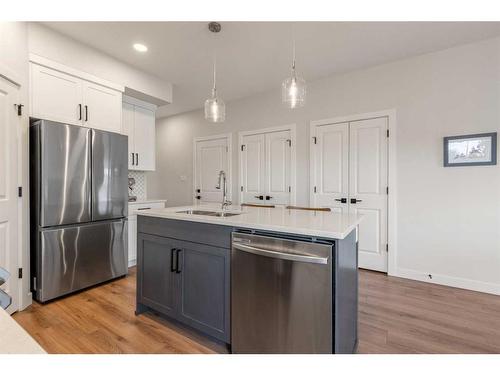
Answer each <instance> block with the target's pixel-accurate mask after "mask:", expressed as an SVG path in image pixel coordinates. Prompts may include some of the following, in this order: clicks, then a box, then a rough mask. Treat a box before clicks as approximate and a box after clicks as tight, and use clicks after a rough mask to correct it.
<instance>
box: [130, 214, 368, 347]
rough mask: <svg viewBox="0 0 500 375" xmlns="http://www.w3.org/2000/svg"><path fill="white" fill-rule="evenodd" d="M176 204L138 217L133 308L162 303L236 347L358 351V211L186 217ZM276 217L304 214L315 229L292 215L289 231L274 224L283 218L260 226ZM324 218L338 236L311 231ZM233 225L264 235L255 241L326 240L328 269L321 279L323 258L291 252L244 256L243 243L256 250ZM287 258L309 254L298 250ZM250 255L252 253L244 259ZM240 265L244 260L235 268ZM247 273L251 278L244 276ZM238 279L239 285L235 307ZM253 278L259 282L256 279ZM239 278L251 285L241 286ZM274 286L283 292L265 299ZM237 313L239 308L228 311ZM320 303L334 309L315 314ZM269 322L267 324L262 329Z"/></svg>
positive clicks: (156, 307)
mask: <svg viewBox="0 0 500 375" xmlns="http://www.w3.org/2000/svg"><path fill="white" fill-rule="evenodd" d="M179 209H180V208H172V209H163V210H158V211H156V210H155V211H153V210H151V211H148V212H144V213H141V214H139V216H138V226H137V231H138V234H137V251H138V254H137V305H136V314H140V313H142V312H145V311H147V310H153V311H156V312H158V313H160V314H163V315H164V316H166V317H168V318H171V319H173V320H175V321H178V322H181V323H183V324H184V325H186V326H188V327H190V328H193V329H195V330H197V331H199V332H202V333H204V334H206V335H208V336H210V337H212V338H214V339H216V340H219V341H221V342H223V343H226V344H228V346H229V348H230V349H231V351H232V352H236V353H242V352H243V353H245V352H246V353H258V352H262V353H270V352H278V353H354V352H355V351H356V347H357V321H358V316H357V315H358V311H357V309H358V308H357V304H358V272H357V266H358V256H357V243H356V230H355V228H356V225H357V224H358V223H359V218H358V217H354V218H352V217H347V216H342V217H341V216H338V215H337V216H335V215H333V214H331V213H328V214H329V215H330V216H328V215H325V214H321V215H322V216H315V215H314V214H311V213H302V212H301V213H297V214H295V213H290V215H289V213H288V212H284V211H278V210H276V211H272V212H265V211H259V210H262V209H257V210H253V211H243V213H242V214H241V215H240V216H234V218H230V217H228V218H222V219H216V218H203V217H196V216H197V215H194V214H192V215H191V216H190V219H189V220H187V219H185V215H186V214H183V213H182V212H181V211H179ZM182 215H184V216H182ZM244 215H246V217H244ZM273 215H274V216H276V217H277V218H278V219H279V220H281V222H280V223H283V218H286V219H285V220H291V221H294V222H299V221H301V220H302V221H304V222H306V223H309V224H307V225H309V226H310V227H313V228H312V229H310V230H309V229H307V228H306V229H303V228H304V224H301V225H302V226H301V227H298V226H297V225H295V226H293V225H292V224H293V223H290V224H288V223H286V227H285V226H284V227H283V230H276V229H277V227H276V226H274V227H272V225H269V224H268V223H265V225H266V228H267V227H269V229H268V230H266V229H265V228H264V225H263V224H261V225H259V223H260V222H259V220H261V219H262V218H263V217H264V218H265V217H268V218H271V219H269V220H274V216H273ZM291 215H294V216H291ZM289 216H290V217H289ZM238 220H240V221H239V222H238ZM244 220H246V221H247V222H250V224H249V223H247V222H244ZM254 223H256V224H255V225H254ZM318 223H319V224H318ZM321 223H327V225H329V227H327V229H328V231H323V232H322V233H326V234H328V233H332V235H330V236H327V235H323V236H318V235H313V234H312V233H311V232H312V231H313V230H316V229H315V228H317V227H319V228H320V230H322V228H324V227H321V226H320V224H321ZM330 223H331V224H330ZM340 224H342V225H340ZM251 225H252V226H251ZM280 225H283V224H280ZM323 225H324V224H323ZM254 227H255V228H257V227H258V229H254ZM337 228H340V229H338V230H337ZM288 229H289V231H285V230H288ZM318 231H319V230H318ZM318 231H317V232H318ZM301 232H303V234H301ZM236 233H243V235H241V234H239V235H238V236H240V237H241V236H243V237H245V236H246V235H245V234H244V233H247V234H251V235H257V240H259V238H262V237H259V236H269V237H271V238H276V241H277V243H279V242H280V241H281V240H280V239H281V238H287V239H288V240H285V241H292V240H294V241H299V242H300V241H301V242H302V243H316V244H318V245H319V244H323V245H322V246H323V248H324V246H325V244H326V246H327V247H326V249H327V250H326V251H327V252H326V253H324V254H326V258H324V260H325V266H327V268H326V269H327V270H328V271H327V272H328V273H327V274H323V275H324V276H321V280H323V281H320V275H319V274H316V271H315V270H319V269H320V268H314V267H315V265H314V263H316V260H318V258H314V259H313V261H311V262H312V264H310V263H300V262H299V263H298V264H293V262H291V261H289V260H278V261H276V260H275V262H274V263H273V262H272V259H271V258H267V259H269V261H266V260H265V259H266V257H264V258H258V257H256V255H254V258H252V254H250V253H245V254H246V255H243V254H244V253H241V251H238V249H237V248H238V247H239V248H243V249H245V248H246V249H251V248H252V247H251V246H250V245H251V243H247V244H246V245H245V244H242V243H239V244H238V245H236V244H235V242H234V241H235V235H236ZM232 237H233V248H232ZM299 246H300V244H299ZM313 246H317V245H313ZM235 247H236V249H235ZM320 247H321V246H320ZM292 251H293V250H292ZM232 252H233V254H232ZM250 252H251V251H250ZM261 252H262V250H261ZM263 253H267V255H266V256H267V257H269V256H273V255H272V254H273V251H263ZM237 254H239V255H238V256H236V255H237ZM270 254H271V255H270ZM274 254H275V253H274ZM297 254H298V253H297ZM232 256H233V257H234V259H233V261H234V262H236V263H235V264H234V269H233V271H234V272H236V273H237V274H238V273H239V275H237V274H233V275H231V261H232V258H231V257H232ZM243 257H244V258H243ZM288 257H289V258H303V259H306V258H307V259H309V258H310V257H309V256H307V255H306V256H304V255H293V254H292V255H288ZM243 259H244V260H245V261H244V262H243V263H241V262H242V260H243ZM259 259H260V260H259ZM283 259H287V258H283ZM304 261H305V260H304ZM252 262H255V263H252ZM263 262H264V263H263ZM326 262H327V264H326ZM273 264H274V266H273ZM301 264H303V265H301ZM308 264H309V265H308ZM261 265H263V266H261ZM266 265H267V266H266ZM257 266H258V267H257ZM237 267H243V268H240V271H239V272H237V270H236V268H237ZM273 267H275V268H273ZM321 269H324V268H321ZM242 271H243V272H242ZM234 272H233V273H234ZM262 272H264V273H265V274H262ZM322 272H323V271H322ZM273 274H274V275H275V276H272V275H273ZM267 276H269V277H267ZM273 277H274V279H273ZM242 278H244V279H245V280H246V281H245V282H244V284H239V283H241V280H242ZM231 280H233V283H234V284H233V285H232V289H233V291H232V292H233V306H232V308H231ZM249 280H255V281H251V282H250V284H249V282H248V281H249ZM266 280H267V281H266ZM266 282H267V284H266ZM302 282H304V283H307V284H308V285H305V284H301V283H302ZM252 283H253V286H252ZM287 283H290V284H287ZM241 285H246V287H245V288H244V289H241ZM237 287H238V288H237ZM262 288H264V289H266V290H262ZM292 288H293V289H292ZM307 288H311V289H307ZM318 288H322V289H321V290H322V292H320V293H319V292H318V291H319V290H320V289H318ZM271 290H274V291H275V293H276V294H275V295H276V298H275V299H273V297H271V299H267V301H268V302H269V303H267V302H265V301H266V298H269V295H270V294H269V293H270V292H271ZM308 290H309V292H308ZM266 292H267V294H266ZM234 293H236V294H234ZM249 303H251V304H252V306H250V305H248V304H249ZM245 305H246V306H247V308H244V306H245ZM242 307H243V310H242V309H241V308H242ZM291 309H293V310H291ZM324 309H327V310H324ZM231 311H232V314H233V315H235V314H237V315H238V316H231ZM319 311H329V313H328V312H327V313H326V314H322V315H321V316H322V318H321V319H315V318H314V316H316V315H318V312H319ZM254 317H255V319H254ZM257 317H258V319H257ZM242 319H243V320H242ZM259 319H260V320H259ZM262 319H263V320H262ZM273 319H274V320H273ZM259 321H260V322H261V323H262V326H260V325H255V324H260V323H258V322H259ZM273 321H274V322H275V323H272V322H273ZM245 322H246V323H245ZM231 323H233V328H231ZM241 327H247V328H244V329H243V331H245V332H246V333H245V334H244V335H243V337H247V340H248V341H243V342H242V341H241V340H242V335H241V332H242V330H241ZM251 327H253V328H251ZM231 330H233V332H231ZM262 330H264V331H265V332H261V333H258V332H260V331H262ZM257 335H261V336H262V337H264V341H260V342H261V343H262V344H259V339H258V337H257ZM266 335H267V338H265V337H266ZM232 336H233V337H232ZM231 337H232V339H231ZM243 340H245V339H243ZM232 341H233V342H232ZM319 342H321V343H322V344H321V347H320V346H318V343H319ZM297 343H300V344H297ZM242 344H243V345H242ZM254 344H255V345H254ZM242 348H243V349H242ZM244 348H247V349H244ZM273 348H274V349H273ZM276 348H278V349H276Z"/></svg>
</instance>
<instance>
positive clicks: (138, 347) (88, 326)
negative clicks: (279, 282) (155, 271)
mask: <svg viewBox="0 0 500 375" xmlns="http://www.w3.org/2000/svg"><path fill="white" fill-rule="evenodd" d="M134 301H135V270H132V271H131V273H130V275H129V276H128V277H126V278H123V279H119V280H116V281H114V282H111V283H108V284H104V285H101V286H98V287H95V288H92V289H89V290H86V291H84V292H82V293H79V294H75V295H73V296H70V297H67V298H64V299H61V300H57V301H54V302H52V303H48V304H46V305H40V304H37V303H34V304H33V305H32V306H30V307H29V308H28V309H26V310H25V311H22V312H18V313H16V314H14V318H15V319H16V321H17V322H18V323H19V324H21V325H22V326H23V327H24V328H25V329H26V330H27V331H28V332H29V333H30V334H31V335H32V336H33V337H34V338H35V340H36V341H38V342H39V343H40V345H41V346H42V347H43V348H44V349H45V350H46V351H47V352H49V353H226V352H227V350H226V348H225V346H223V345H220V344H216V343H213V342H212V341H211V340H209V339H208V338H206V337H205V336H202V335H199V334H196V333H193V332H192V331H190V330H187V329H185V328H184V327H182V326H180V325H177V324H175V323H172V322H170V321H168V320H166V319H163V318H161V317H159V316H156V315H154V314H152V313H145V314H142V315H139V316H135V314H134ZM358 353H500V297H498V296H493V295H489V294H483V293H477V292H471V291H466V290H462V289H455V288H449V287H445V286H439V285H432V284H426V283H420V282H416V281H411V280H405V279H399V278H395V277H387V276H385V275H384V274H380V273H377V272H370V271H360V289H359V346H358Z"/></svg>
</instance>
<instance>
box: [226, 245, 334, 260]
mask: <svg viewBox="0 0 500 375" xmlns="http://www.w3.org/2000/svg"><path fill="white" fill-rule="evenodd" d="M233 248H234V249H237V250H241V251H245V252H247V253H251V254H255V255H262V256H265V257H268V258H275V259H284V260H292V261H295V262H304V263H316V264H328V258H323V257H316V256H314V255H301V254H291V253H283V252H281V251H273V250H266V249H262V248H259V247H254V246H248V245H243V244H241V243H237V242H233Z"/></svg>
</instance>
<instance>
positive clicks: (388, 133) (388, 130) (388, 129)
mask: <svg viewBox="0 0 500 375" xmlns="http://www.w3.org/2000/svg"><path fill="white" fill-rule="evenodd" d="M387 138H389V129H387Z"/></svg>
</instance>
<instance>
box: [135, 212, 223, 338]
mask: <svg viewBox="0 0 500 375" xmlns="http://www.w3.org/2000/svg"><path fill="white" fill-rule="evenodd" d="M143 219H146V220H145V221H144V220H143ZM148 219H149V218H145V217H141V216H140V217H139V220H138V228H139V233H138V236H137V256H138V258H137V307H136V313H140V312H142V311H144V310H147V308H152V309H154V310H156V311H159V312H161V313H163V314H165V315H168V316H170V317H172V318H174V319H176V320H178V321H180V322H182V323H184V324H186V325H188V326H190V327H193V328H195V329H197V330H199V331H201V332H204V333H206V334H208V335H210V336H212V337H214V338H216V339H219V340H221V341H224V342H227V343H229V340H230V284H229V283H230V250H229V248H225V247H220V246H212V245H206V244H202V243H196V242H192V240H193V239H194V240H201V239H202V238H205V237H206V238H208V239H209V242H210V243H218V244H226V243H229V239H230V233H231V228H220V227H218V226H214V225H204V224H200V225H195V226H196V228H195V229H196V230H195V229H194V228H191V226H192V225H193V224H195V223H186V222H180V223H179V222H177V221H174V220H163V219H156V220H157V221H158V222H159V224H160V223H161V225H156V224H155V223H154V222H151V221H150V220H148ZM179 224H182V225H179ZM141 230H142V231H145V230H147V231H150V232H153V233H154V234H148V233H144V232H142V233H141ZM167 235H171V236H175V237H174V238H171V237H168V236H167ZM181 238H182V239H181Z"/></svg>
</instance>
